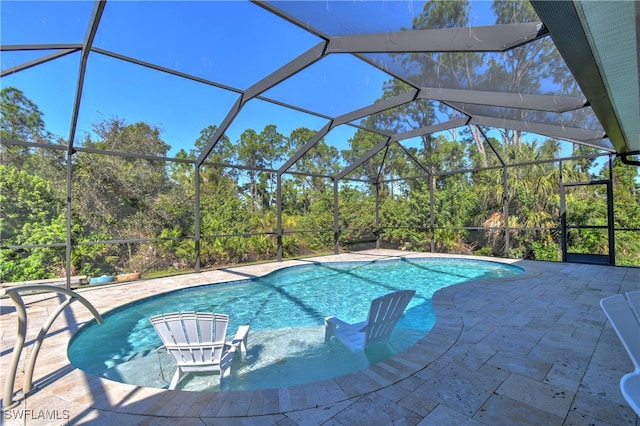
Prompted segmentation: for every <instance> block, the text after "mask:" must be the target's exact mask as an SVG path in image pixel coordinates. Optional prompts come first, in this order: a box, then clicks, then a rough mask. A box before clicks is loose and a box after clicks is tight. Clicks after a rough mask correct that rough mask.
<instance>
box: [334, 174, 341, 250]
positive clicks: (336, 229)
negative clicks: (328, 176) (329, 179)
mask: <svg viewBox="0 0 640 426" xmlns="http://www.w3.org/2000/svg"><path fill="white" fill-rule="evenodd" d="M339 226H340V222H339V221H338V181H337V180H335V179H334V180H333V252H334V253H335V254H338V253H339V252H340V245H339V242H340V228H339Z"/></svg>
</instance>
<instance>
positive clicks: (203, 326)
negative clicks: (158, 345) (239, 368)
mask: <svg viewBox="0 0 640 426" xmlns="http://www.w3.org/2000/svg"><path fill="white" fill-rule="evenodd" d="M150 321H151V324H153V327H154V328H155V329H156V331H157V332H158V335H159V336H160V339H161V340H162V343H163V344H164V346H165V347H166V349H167V352H169V354H171V355H172V356H173V357H174V358H175V360H176V362H177V363H178V364H179V365H185V366H186V365H216V364H219V363H220V360H221V358H222V355H223V352H224V342H225V337H226V333H227V326H228V324H229V316H228V315H223V314H215V315H214V314H211V313H208V312H173V313H168V314H162V315H156V316H153V317H151V318H150Z"/></svg>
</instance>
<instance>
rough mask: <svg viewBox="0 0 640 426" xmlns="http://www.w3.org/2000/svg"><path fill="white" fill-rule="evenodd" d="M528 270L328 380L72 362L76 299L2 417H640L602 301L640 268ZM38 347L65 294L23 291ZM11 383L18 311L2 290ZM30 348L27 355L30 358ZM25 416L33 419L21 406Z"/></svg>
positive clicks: (473, 285)
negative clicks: (141, 377)
mask: <svg viewBox="0 0 640 426" xmlns="http://www.w3.org/2000/svg"><path fill="white" fill-rule="evenodd" d="M395 256H408V257H412V256H436V255H429V254H418V253H408V252H399V251H391V250H371V251H366V252H358V253H351V254H341V255H337V256H325V257H322V258H315V259H307V260H301V261H285V262H282V263H270V264H263V265H252V266H245V267H239V268H233V269H229V270H218V271H210V272H204V273H200V274H189V275H183V276H177V277H169V278H162V279H153V280H143V281H137V282H135V283H128V284H115V285H109V286H96V287H90V288H82V289H80V290H78V292H79V293H80V294H81V295H82V296H83V297H85V298H86V299H88V300H89V301H90V302H91V303H92V304H94V306H96V308H97V309H98V310H99V312H105V311H107V310H110V309H113V308H114V307H117V306H119V305H122V304H124V303H127V302H130V301H132V300H137V299H140V298H144V297H147V296H150V295H154V294H158V293H162V292H165V291H169V290H173V289H176V288H183V287H189V286H192V285H195V284H201V283H209V282H221V281H228V280H230V279H243V278H246V277H248V276H259V275H263V274H266V273H269V272H271V271H273V270H275V269H278V268H281V267H284V266H291V265H296V264H303V263H307V262H308V261H314V260H318V259H322V260H325V261H329V260H367V259H381V258H391V257H395ZM503 261H506V262H509V263H515V264H517V265H518V266H521V267H523V268H525V270H526V271H527V272H526V273H525V274H524V275H522V276H520V277H518V278H516V279H509V280H497V281H493V282H486V281H475V282H470V283H464V284H459V285H455V286H452V287H448V288H445V289H442V290H440V291H439V292H437V293H436V295H435V297H434V299H433V305H434V308H435V311H436V316H437V320H436V325H435V327H434V328H433V330H432V331H431V332H430V333H428V334H427V335H426V336H425V338H424V339H422V340H421V341H420V342H418V343H417V344H416V345H415V346H413V347H411V348H410V349H409V350H407V351H405V352H403V353H401V354H399V355H397V356H395V357H393V358H391V359H389V360H387V361H385V362H383V363H380V364H378V365H375V366H373V367H371V368H369V369H366V370H363V371H360V372H357V373H354V374H351V375H348V376H343V377H338V378H335V379H332V380H326V381H323V382H316V383H310V384H307V385H300V386H294V387H289V388H281V389H272V390H265V391H247V392H184V391H183V392H181V391H167V390H161V389H153V388H145V387H138V386H131V385H126V384H122V383H117V382H113V381H110V380H106V379H102V378H99V377H96V376H92V375H90V374H87V373H84V372H83V371H80V370H78V369H76V368H74V367H73V366H71V365H70V364H69V362H68V359H67V356H66V348H67V344H68V341H69V339H70V337H71V336H72V335H73V334H74V333H75V332H76V331H77V330H78V328H79V327H81V326H82V325H83V324H84V323H85V322H87V321H88V320H89V319H90V318H91V316H90V314H89V312H88V311H87V310H86V309H85V308H84V307H83V306H82V305H81V304H80V303H74V304H72V305H71V306H70V307H68V308H67V309H66V310H65V312H64V313H63V314H62V315H61V316H60V317H59V318H58V319H57V320H56V322H55V323H54V325H53V327H52V328H51V330H50V332H49V336H48V337H47V339H46V340H45V343H44V345H43V347H42V350H41V353H40V356H39V360H38V363H37V364H36V368H35V374H34V392H32V393H31V394H30V395H29V396H28V397H27V398H24V396H23V395H22V393H21V390H22V379H23V378H22V375H21V374H22V373H19V375H18V378H17V379H16V384H15V387H14V389H15V392H16V394H15V396H14V400H16V401H19V405H17V406H16V407H14V408H6V407H4V412H3V413H2V414H3V417H2V419H3V420H0V424H1V423H2V422H3V421H4V423H5V424H11V425H13V424H28V425H41V424H67V423H69V424H92V425H103V424H104V425H114V424H118V425H119V426H125V425H138V424H140V425H147V424H148V425H164V424H166V425H200V426H202V425H223V424H224V425H227V424H229V425H273V424H278V425H322V424H325V425H355V424H368V425H388V424H398V425H439V424H446V425H448V424H456V425H483V424H486V425H495V424H508V425H513V424H535V425H542V424H544V425H585V424H597V425H601V424H612V425H622V424H625V425H640V420H639V419H638V418H637V417H636V416H635V414H634V412H633V411H632V410H631V408H629V407H628V406H627V405H626V403H625V401H624V399H623V397H622V395H621V393H620V389H619V387H618V383H619V380H620V378H621V376H622V375H623V374H624V373H626V372H629V371H632V369H633V366H632V363H631V361H630V359H629V358H628V356H627V354H626V353H625V351H624V348H623V347H622V345H621V344H620V342H619V340H618V338H617V336H616V334H615V332H614V331H613V329H612V328H611V326H610V325H609V324H607V323H606V318H605V316H604V314H603V312H602V310H601V309H600V306H599V301H600V299H601V298H603V297H606V296H609V295H612V294H616V293H621V292H626V291H631V290H637V289H640V269H638V268H624V267H608V266H596V265H578V264H562V263H549V262H532V261H513V260H511V261H509V260H503ZM25 301H26V303H27V312H28V316H29V333H28V336H27V345H28V346H27V347H26V348H25V351H24V352H25V353H28V352H30V350H31V349H32V342H33V340H34V339H35V337H36V335H37V333H38V331H39V329H40V327H41V325H42V324H43V322H44V321H45V319H46V318H47V317H48V315H49V314H50V313H51V312H52V311H53V310H54V309H55V307H56V306H57V305H58V304H59V303H60V300H59V298H58V297H53V296H51V295H50V294H49V295H42V294H41V295H32V296H28V297H26V298H25ZM1 309H2V315H0V327H1V328H0V344H1V346H0V374H1V376H0V377H2V389H4V383H5V380H6V374H7V370H8V365H9V360H10V357H11V351H12V348H13V345H14V342H15V338H16V330H17V317H16V315H15V310H14V308H13V305H12V304H11V302H10V300H8V299H2V301H1ZM24 359H25V355H24V354H23V358H22V359H21V361H20V367H21V369H22V367H23V366H24V363H25V361H24ZM17 416H23V418H24V417H26V418H27V419H26V422H25V420H24V419H23V420H19V419H16V417H17Z"/></svg>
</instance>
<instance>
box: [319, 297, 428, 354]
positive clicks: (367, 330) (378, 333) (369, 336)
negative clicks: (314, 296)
mask: <svg viewBox="0 0 640 426" xmlns="http://www.w3.org/2000/svg"><path fill="white" fill-rule="evenodd" d="M414 294H416V292H415V290H400V291H396V292H394V293H389V294H387V295H384V296H381V297H378V298H377V299H374V300H373V301H372V302H371V307H370V308H369V315H368V316H367V320H366V321H363V322H359V323H356V324H348V323H346V322H344V321H342V320H340V319H339V318H336V317H334V316H331V317H327V318H325V319H324V324H325V334H324V340H325V341H328V340H329V339H330V338H331V336H336V337H337V338H338V339H339V340H340V341H341V342H342V343H344V344H345V345H346V346H347V347H349V349H351V350H352V351H357V350H363V349H364V348H365V347H366V346H368V345H370V344H373V343H377V342H383V341H387V340H388V339H389V336H390V335H391V332H392V331H393V329H394V328H395V326H396V324H397V323H398V320H399V319H400V318H401V317H402V314H403V313H404V310H405V308H406V307H407V305H408V304H409V302H410V301H411V298H412V297H413V295H414Z"/></svg>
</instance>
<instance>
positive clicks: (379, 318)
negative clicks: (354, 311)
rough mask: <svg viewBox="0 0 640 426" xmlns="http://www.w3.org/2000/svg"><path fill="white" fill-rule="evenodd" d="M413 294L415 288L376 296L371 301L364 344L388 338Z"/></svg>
mask: <svg viewBox="0 0 640 426" xmlns="http://www.w3.org/2000/svg"><path fill="white" fill-rule="evenodd" d="M415 294H416V292H415V290H401V291H397V292H395V293H390V294H387V295H384V296H381V297H378V298H377V299H374V300H373V301H372V302H371V308H370V309H369V315H368V316H367V323H368V325H367V329H366V337H365V342H366V344H371V343H375V342H379V341H383V340H387V339H388V338H389V336H390V335H391V332H392V331H393V329H394V328H395V326H396V324H397V323H398V321H399V320H400V318H402V315H403V313H404V310H405V309H406V307H407V305H408V304H409V302H410V301H411V298H412V297H413V296H414V295H415Z"/></svg>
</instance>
